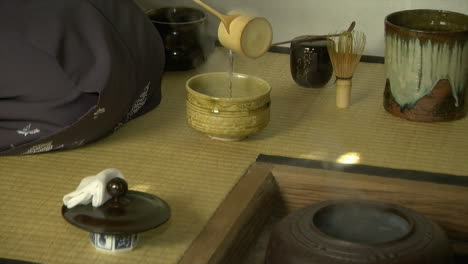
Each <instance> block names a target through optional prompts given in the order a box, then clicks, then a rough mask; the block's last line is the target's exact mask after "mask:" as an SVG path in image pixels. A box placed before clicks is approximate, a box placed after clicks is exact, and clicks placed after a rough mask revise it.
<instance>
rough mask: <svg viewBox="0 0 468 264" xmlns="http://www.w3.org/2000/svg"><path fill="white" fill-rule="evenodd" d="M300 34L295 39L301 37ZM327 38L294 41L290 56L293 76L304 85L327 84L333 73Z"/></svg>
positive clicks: (313, 86)
mask: <svg viewBox="0 0 468 264" xmlns="http://www.w3.org/2000/svg"><path fill="white" fill-rule="evenodd" d="M303 37H305V36H299V37H297V38H295V39H301V38H303ZM327 43H328V41H327V40H326V39H319V40H311V41H302V42H292V43H291V49H290V50H291V51H290V54H289V58H290V69H291V76H292V77H293V79H294V81H295V82H296V83H297V84H298V85H300V86H302V87H312V88H320V87H324V86H325V85H327V83H329V82H330V79H331V77H332V75H333V66H332V63H331V60H330V55H329V54H328V49H327Z"/></svg>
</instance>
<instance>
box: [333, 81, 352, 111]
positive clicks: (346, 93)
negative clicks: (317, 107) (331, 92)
mask: <svg viewBox="0 0 468 264" xmlns="http://www.w3.org/2000/svg"><path fill="white" fill-rule="evenodd" d="M351 87H352V79H351V78H349V79H340V78H337V79H336V107H338V108H347V107H348V106H349V102H350V98H351Z"/></svg>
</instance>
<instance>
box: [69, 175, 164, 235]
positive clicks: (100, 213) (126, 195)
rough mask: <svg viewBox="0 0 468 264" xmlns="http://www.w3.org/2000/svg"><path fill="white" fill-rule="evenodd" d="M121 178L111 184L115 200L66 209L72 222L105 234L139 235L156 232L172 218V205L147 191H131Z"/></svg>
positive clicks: (110, 189) (110, 190)
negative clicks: (154, 229) (153, 230)
mask: <svg viewBox="0 0 468 264" xmlns="http://www.w3.org/2000/svg"><path fill="white" fill-rule="evenodd" d="M127 188H128V187H127V183H126V182H125V181H124V180H123V179H120V178H114V179H112V180H110V181H109V183H108V185H107V191H108V192H109V194H110V195H111V196H112V198H111V199H110V200H109V201H107V202H106V203H105V204H103V205H102V206H100V207H93V206H92V205H91V204H87V205H78V206H76V207H73V208H70V209H69V208H67V207H66V206H65V205H64V206H63V207H62V215H63V217H64V218H65V220H67V221H68V222H69V223H71V224H73V225H75V226H77V227H79V228H81V229H84V230H86V231H89V232H94V233H103V234H135V233H140V232H143V231H147V230H150V229H153V228H155V227H157V226H159V225H161V224H163V223H165V222H166V221H167V220H169V218H170V215H171V210H170V207H169V205H168V204H167V203H166V202H165V201H164V200H162V199H160V198H158V197H156V196H154V195H151V194H148V193H144V192H138V191H127Z"/></svg>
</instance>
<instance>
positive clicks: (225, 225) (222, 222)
mask: <svg viewBox="0 0 468 264" xmlns="http://www.w3.org/2000/svg"><path fill="white" fill-rule="evenodd" d="M276 194H277V188H276V184H275V183H274V178H273V176H272V174H271V165H269V164H258V163H253V164H252V165H251V166H250V167H249V168H248V169H247V171H246V173H244V175H243V176H242V177H241V178H240V179H239V181H238V182H237V184H236V185H235V186H234V187H233V188H232V190H231V191H230V193H228V195H227V196H226V198H225V199H224V201H223V202H222V203H221V204H220V206H219V207H218V209H217V210H216V211H215V213H214V214H213V216H212V217H211V218H210V220H209V221H208V223H207V225H206V226H205V227H204V229H203V230H202V231H201V232H200V234H199V235H198V236H197V238H195V240H194V241H193V242H192V244H191V245H190V246H189V248H188V249H187V251H186V252H185V254H184V256H183V257H182V259H181V260H180V261H179V264H221V263H223V264H225V263H226V261H227V260H228V259H229V261H230V262H232V261H234V259H235V258H241V257H242V256H241V255H242V252H243V251H246V250H247V249H248V242H249V241H247V240H246V239H242V237H246V236H255V237H256V235H255V232H261V230H262V228H261V227H260V226H261V225H263V224H264V223H265V222H266V221H267V220H268V218H269V217H270V215H271V211H272V206H265V204H271V202H270V201H271V200H272V199H274V197H275V196H276ZM236 256H237V257H236ZM232 263H235V262H232Z"/></svg>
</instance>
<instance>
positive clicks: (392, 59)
mask: <svg viewBox="0 0 468 264" xmlns="http://www.w3.org/2000/svg"><path fill="white" fill-rule="evenodd" d="M385 45H386V49H385V66H386V86H385V92H384V107H385V109H386V110H387V111H388V112H390V113H392V114H393V115H396V116H399V117H402V118H406V119H409V120H415V121H428V122H430V121H449V120H455V119H459V118H461V117H464V116H465V114H466V107H465V96H466V94H467V89H468V16H467V15H464V14H460V13H455V12H449V11H440V10H406V11H400V12H396V13H392V14H390V15H388V16H387V17H386V19H385Z"/></svg>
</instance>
